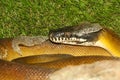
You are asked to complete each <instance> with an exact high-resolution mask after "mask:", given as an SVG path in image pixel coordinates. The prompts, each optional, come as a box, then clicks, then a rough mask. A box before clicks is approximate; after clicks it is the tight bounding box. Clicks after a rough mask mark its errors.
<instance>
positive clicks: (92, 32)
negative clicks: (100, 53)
mask: <svg viewBox="0 0 120 80" xmlns="http://www.w3.org/2000/svg"><path fill="white" fill-rule="evenodd" d="M102 29H103V28H102V27H101V26H100V25H99V24H88V23H87V24H82V25H80V26H76V27H75V26H73V27H65V28H62V29H59V30H55V31H52V32H51V33H50V35H49V39H50V40H51V41H52V42H54V43H64V44H73V45H84V46H91V45H92V46H93V45H94V44H95V42H96V41H97V39H98V35H99V33H100V32H101V30H102Z"/></svg>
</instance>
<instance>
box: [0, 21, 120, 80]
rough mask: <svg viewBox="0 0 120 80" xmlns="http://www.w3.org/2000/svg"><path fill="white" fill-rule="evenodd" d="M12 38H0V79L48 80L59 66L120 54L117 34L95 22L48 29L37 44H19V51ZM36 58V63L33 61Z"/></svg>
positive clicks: (115, 56) (84, 62)
mask: <svg viewBox="0 0 120 80" xmlns="http://www.w3.org/2000/svg"><path fill="white" fill-rule="evenodd" d="M113 39H114V41H113ZM13 40H14V38H3V39H0V58H1V59H0V79H1V80H49V74H52V73H53V72H55V71H56V70H58V69H61V68H62V67H65V66H68V65H79V64H86V63H92V62H95V61H100V60H111V59H112V60H118V59H119V58H118V57H119V56H120V54H119V52H120V47H119V46H118V45H119V43H118V41H119V40H120V38H119V36H118V35H116V34H115V33H114V32H113V31H111V30H109V29H107V28H104V27H101V26H100V25H98V24H90V23H87V24H81V25H79V26H73V27H69V28H68V27H67V28H62V29H58V30H54V31H51V32H50V35H49V39H48V40H45V41H43V42H41V43H40V44H36V45H30V46H27V45H24V44H22V45H19V48H20V50H21V53H20V54H19V53H18V52H16V51H15V50H14V49H13V47H12V41H13ZM45 56H46V58H47V59H45ZM50 56H52V57H51V58H49V57H50ZM56 57H57V58H56ZM37 59H41V60H40V63H38V62H39V60H38V62H36V63H35V62H34V61H37ZM48 59H49V60H48ZM22 60H23V61H22ZM44 61H45V62H44ZM29 62H30V63H29Z"/></svg>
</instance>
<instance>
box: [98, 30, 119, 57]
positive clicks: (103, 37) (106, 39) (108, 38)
mask: <svg viewBox="0 0 120 80" xmlns="http://www.w3.org/2000/svg"><path fill="white" fill-rule="evenodd" d="M119 41H120V37H119V36H118V35H116V34H115V33H114V32H113V31H111V30H110V29H107V28H104V29H103V30H102V31H101V33H100V35H99V36H98V41H97V42H96V45H97V46H99V47H102V48H105V49H106V50H107V51H109V52H110V53H111V55H112V56H114V57H120V42H119Z"/></svg>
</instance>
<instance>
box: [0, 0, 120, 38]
mask: <svg viewBox="0 0 120 80" xmlns="http://www.w3.org/2000/svg"><path fill="white" fill-rule="evenodd" d="M83 21H89V22H97V23H100V24H101V25H103V26H107V27H109V28H111V29H113V30H115V31H116V32H118V33H120V0H0V37H1V38H2V37H14V36H19V35H47V34H48V32H49V30H50V29H56V28H59V27H64V26H71V25H78V24H80V23H81V22H83Z"/></svg>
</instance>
